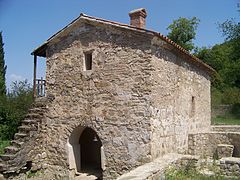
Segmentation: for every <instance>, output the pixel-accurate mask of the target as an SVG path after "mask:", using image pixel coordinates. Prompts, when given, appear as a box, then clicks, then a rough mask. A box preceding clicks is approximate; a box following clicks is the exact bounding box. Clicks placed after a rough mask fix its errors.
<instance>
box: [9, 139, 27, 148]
mask: <svg viewBox="0 0 240 180" xmlns="http://www.w3.org/2000/svg"><path fill="white" fill-rule="evenodd" d="M23 143H24V142H22V141H18V140H12V141H11V144H12V145H13V146H15V147H18V148H20V147H21V146H22V144H23Z"/></svg>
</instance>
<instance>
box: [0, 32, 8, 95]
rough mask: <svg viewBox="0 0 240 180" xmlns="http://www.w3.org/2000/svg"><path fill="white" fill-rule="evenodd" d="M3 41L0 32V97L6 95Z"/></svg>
mask: <svg viewBox="0 0 240 180" xmlns="http://www.w3.org/2000/svg"><path fill="white" fill-rule="evenodd" d="M3 45H4V44H3V40H2V32H0V96H2V95H5V94H6V79H5V75H6V69H7V66H6V65H5V61H4V50H3Z"/></svg>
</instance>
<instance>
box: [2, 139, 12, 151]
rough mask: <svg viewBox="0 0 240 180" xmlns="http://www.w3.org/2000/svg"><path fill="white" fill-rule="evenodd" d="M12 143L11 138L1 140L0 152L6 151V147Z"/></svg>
mask: <svg viewBox="0 0 240 180" xmlns="http://www.w3.org/2000/svg"><path fill="white" fill-rule="evenodd" d="M9 145H10V140H0V154H3V153H4V148H5V147H7V146H9Z"/></svg>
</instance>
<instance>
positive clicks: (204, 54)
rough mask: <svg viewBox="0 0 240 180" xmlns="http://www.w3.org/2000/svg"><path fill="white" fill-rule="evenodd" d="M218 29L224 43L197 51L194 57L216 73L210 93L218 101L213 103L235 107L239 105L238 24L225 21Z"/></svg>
mask: <svg viewBox="0 0 240 180" xmlns="http://www.w3.org/2000/svg"><path fill="white" fill-rule="evenodd" d="M219 28H220V30H221V31H222V33H223V35H224V36H225V38H226V40H225V42H224V43H222V44H220V45H215V46H213V47H211V48H206V47H205V48H201V49H198V50H197V53H196V56H197V57H198V58H200V59H202V60H203V61H204V62H206V63H207V64H209V65H210V66H212V67H213V68H214V69H215V70H216V71H217V73H218V74H217V76H216V77H215V78H214V80H213V86H214V87H213V92H212V93H213V97H215V98H219V99H218V100H216V99H213V102H220V103H224V104H236V105H237V104H240V51H239V47H240V23H236V22H234V21H233V20H227V21H225V22H224V23H222V24H220V25H219ZM214 94H215V95H216V96H215V95H214ZM237 107H239V106H237Z"/></svg>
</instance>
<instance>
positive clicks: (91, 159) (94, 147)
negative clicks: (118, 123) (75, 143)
mask: <svg viewBox="0 0 240 180" xmlns="http://www.w3.org/2000/svg"><path fill="white" fill-rule="evenodd" d="M79 144H80V147H81V148H80V149H81V171H82V172H87V173H91V174H95V175H96V176H97V177H101V174H102V167H101V146H102V143H101V140H100V138H99V137H98V135H97V133H96V132H95V131H94V130H93V129H91V128H88V127H87V128H85V129H84V130H83V132H82V134H81V136H80V139H79ZM99 179H100V178H99Z"/></svg>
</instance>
